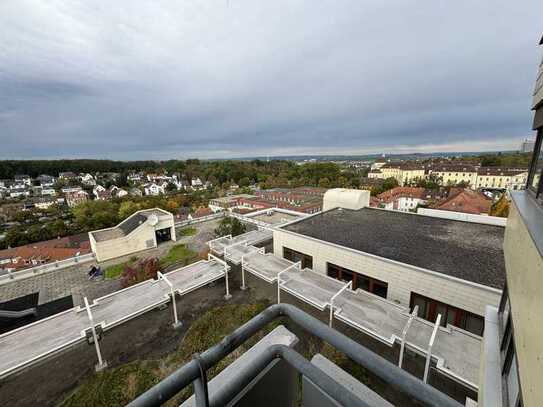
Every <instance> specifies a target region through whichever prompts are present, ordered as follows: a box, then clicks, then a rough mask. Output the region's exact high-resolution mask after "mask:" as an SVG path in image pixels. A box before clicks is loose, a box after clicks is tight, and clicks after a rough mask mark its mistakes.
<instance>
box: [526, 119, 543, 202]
mask: <svg viewBox="0 0 543 407" xmlns="http://www.w3.org/2000/svg"><path fill="white" fill-rule="evenodd" d="M542 149H543V129H539V130H538V131H537V138H536V142H535V145H534V151H533V153H532V160H531V162H530V169H529V171H530V172H529V173H528V182H527V184H526V190H527V191H529V192H530V193H531V194H532V195H533V196H534V197H535V198H536V199H537V200H539V201H540V203H543V169H541V175H540V179H539V184H538V185H536V186H534V185H532V181H533V179H534V176H535V175H536V171H537V165H538V163H539V161H540V160H542V161H543V156H542V153H543V151H542ZM540 164H543V162H542V163H540Z"/></svg>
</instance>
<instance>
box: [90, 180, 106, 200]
mask: <svg viewBox="0 0 543 407" xmlns="http://www.w3.org/2000/svg"><path fill="white" fill-rule="evenodd" d="M105 192H106V188H105V187H103V186H102V185H100V184H98V185H96V186H95V187H94V188H93V189H92V193H93V195H94V196H95V197H96V198H97V199H99V196H100V194H104V193H105Z"/></svg>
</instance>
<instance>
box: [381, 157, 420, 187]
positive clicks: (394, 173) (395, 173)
mask: <svg viewBox="0 0 543 407" xmlns="http://www.w3.org/2000/svg"><path fill="white" fill-rule="evenodd" d="M379 171H381V177H382V178H384V179H387V178H395V179H396V180H397V181H398V184H399V185H400V186H404V185H408V184H410V183H412V182H414V181H416V180H418V179H423V178H424V176H425V169H424V165H422V164H416V163H410V162H400V163H386V164H384V165H383V166H382V167H381V168H380V169H379ZM374 178H377V177H375V176H374Z"/></svg>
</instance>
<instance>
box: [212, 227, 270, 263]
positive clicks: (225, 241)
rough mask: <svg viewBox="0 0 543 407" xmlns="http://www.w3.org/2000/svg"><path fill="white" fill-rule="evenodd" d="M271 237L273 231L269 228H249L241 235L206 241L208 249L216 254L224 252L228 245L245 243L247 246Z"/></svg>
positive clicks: (220, 254) (219, 254)
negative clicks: (249, 229)
mask: <svg viewBox="0 0 543 407" xmlns="http://www.w3.org/2000/svg"><path fill="white" fill-rule="evenodd" d="M271 238H273V232H272V231H271V230H266V229H259V230H251V231H249V232H246V233H243V234H241V235H238V236H235V237H233V238H231V237H226V236H224V237H220V238H218V239H214V240H211V241H209V242H208V246H209V249H210V250H211V252H212V253H213V254H215V255H217V256H222V255H223V254H224V249H225V248H226V247H228V246H233V245H237V244H243V243H245V244H246V245H247V246H250V245H255V244H259V243H262V242H265V241H266V240H270V239H271Z"/></svg>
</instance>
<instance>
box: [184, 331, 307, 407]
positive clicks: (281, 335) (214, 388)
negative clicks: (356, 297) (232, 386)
mask: <svg viewBox="0 0 543 407" xmlns="http://www.w3.org/2000/svg"><path fill="white" fill-rule="evenodd" d="M296 343H298V338H297V337H296V335H294V334H293V333H292V332H290V331H289V330H288V329H287V328H285V327H284V326H283V325H279V326H278V327H277V328H275V329H274V330H273V331H271V332H270V333H269V334H267V335H266V336H265V337H264V338H262V339H261V340H260V341H258V342H257V343H256V344H255V345H254V346H253V347H252V348H250V349H249V350H248V351H247V352H245V353H244V354H243V355H241V356H240V357H239V358H237V359H236V360H235V361H234V362H232V363H231V364H230V365H229V366H228V367H226V368H225V369H223V370H222V371H221V373H219V374H218V375H217V376H215V377H214V378H213V379H212V380H210V381H209V383H208V387H207V388H208V393H209V397H210V398H212V397H213V394H215V393H217V392H218V391H219V390H220V389H221V388H223V387H224V386H228V384H229V383H230V382H231V380H232V378H233V377H235V376H238V375H240V374H241V372H243V371H244V370H246V369H247V368H249V367H250V366H251V364H252V362H253V359H254V358H255V357H256V355H258V354H260V353H261V352H262V351H263V350H264V349H267V348H269V347H270V346H272V345H286V346H290V347H293V346H294V345H296ZM181 406H182V407H190V406H196V398H195V397H194V395H193V396H191V397H190V398H189V399H188V400H186V401H185V402H184V403H183V404H181Z"/></svg>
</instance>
